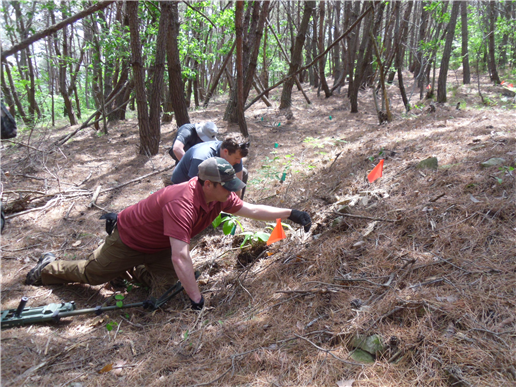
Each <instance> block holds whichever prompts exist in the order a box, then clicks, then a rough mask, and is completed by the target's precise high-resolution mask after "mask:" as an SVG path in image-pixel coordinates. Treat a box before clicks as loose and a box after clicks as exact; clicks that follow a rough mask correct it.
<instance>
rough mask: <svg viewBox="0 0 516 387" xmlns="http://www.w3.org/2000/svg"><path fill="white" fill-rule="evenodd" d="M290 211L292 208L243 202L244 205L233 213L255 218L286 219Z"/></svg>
mask: <svg viewBox="0 0 516 387" xmlns="http://www.w3.org/2000/svg"><path fill="white" fill-rule="evenodd" d="M291 213H292V210H291V209H288V208H277V207H271V206H264V205H261V204H251V203H246V202H244V206H243V207H242V208H241V209H240V210H238V212H236V213H235V215H238V216H243V217H244V218H251V219H256V220H276V219H278V218H281V219H287V218H288V217H289V216H290V214H291Z"/></svg>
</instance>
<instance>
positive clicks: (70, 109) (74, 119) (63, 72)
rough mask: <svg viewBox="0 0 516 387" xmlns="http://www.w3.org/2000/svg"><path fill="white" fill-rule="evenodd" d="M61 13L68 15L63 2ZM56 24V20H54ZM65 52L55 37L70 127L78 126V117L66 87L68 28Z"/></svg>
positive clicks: (64, 42) (64, 41) (61, 86)
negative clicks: (60, 48) (61, 49)
mask: <svg viewBox="0 0 516 387" xmlns="http://www.w3.org/2000/svg"><path fill="white" fill-rule="evenodd" d="M61 12H62V14H63V17H64V16H65V15H66V3H65V2H64V1H61ZM52 16H53V15H52ZM52 22H54V20H52ZM62 44H63V51H62V52H61V51H60V50H59V45H58V42H57V35H54V49H55V51H56V54H57V55H58V57H59V91H60V92H61V96H62V97H63V101H64V105H65V110H66V114H67V115H68V119H69V120H70V125H77V124H78V121H77V117H76V116H75V112H74V109H73V105H72V101H71V100H70V95H69V94H68V87H67V86H66V71H67V70H66V59H68V57H69V55H68V36H67V28H66V27H64V28H63V43H62Z"/></svg>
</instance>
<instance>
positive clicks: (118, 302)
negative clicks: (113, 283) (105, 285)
mask: <svg viewBox="0 0 516 387" xmlns="http://www.w3.org/2000/svg"><path fill="white" fill-rule="evenodd" d="M124 298H125V297H124V296H123V295H121V294H117V295H116V296H115V300H116V306H118V307H119V308H121V307H122V306H124V302H123V299H124Z"/></svg>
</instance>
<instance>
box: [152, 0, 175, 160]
mask: <svg viewBox="0 0 516 387" xmlns="http://www.w3.org/2000/svg"><path fill="white" fill-rule="evenodd" d="M169 25H170V8H169V7H165V6H164V3H163V2H162V3H161V15H160V18H159V26H158V35H157V37H156V47H164V46H165V44H166V43H165V39H166V37H167V30H168V28H169ZM165 54H166V52H165V50H163V49H158V50H156V62H155V63H154V74H153V79H152V88H151V91H150V101H149V102H150V104H149V107H150V109H149V126H150V133H149V135H150V137H151V146H150V147H149V151H150V154H152V155H154V154H157V153H158V152H159V142H160V139H161V125H160V110H161V95H162V93H161V90H162V87H163V74H164V73H165Z"/></svg>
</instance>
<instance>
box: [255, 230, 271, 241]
mask: <svg viewBox="0 0 516 387" xmlns="http://www.w3.org/2000/svg"><path fill="white" fill-rule="evenodd" d="M254 236H255V237H256V238H257V239H259V240H261V241H262V242H267V240H268V239H269V238H270V236H271V234H268V233H266V232H257V233H256V234H254Z"/></svg>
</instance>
